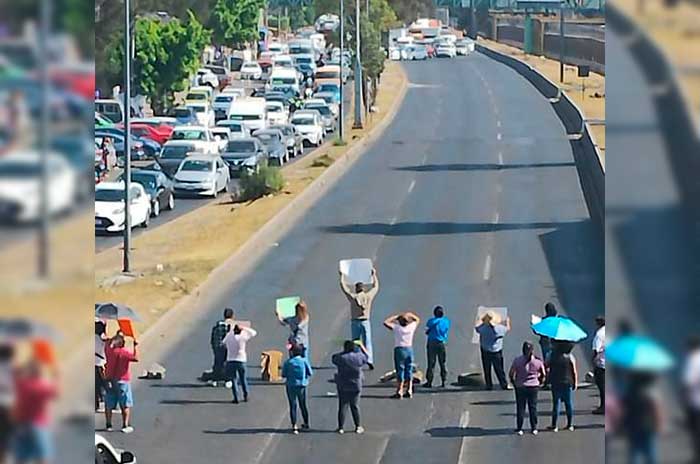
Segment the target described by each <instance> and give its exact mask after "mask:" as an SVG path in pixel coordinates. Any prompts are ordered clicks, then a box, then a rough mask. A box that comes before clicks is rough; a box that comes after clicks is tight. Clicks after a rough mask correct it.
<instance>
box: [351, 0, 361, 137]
mask: <svg viewBox="0 0 700 464" xmlns="http://www.w3.org/2000/svg"><path fill="white" fill-rule="evenodd" d="M352 128H353V129H362V65H361V64H360V0H355V121H354V122H353V125H352Z"/></svg>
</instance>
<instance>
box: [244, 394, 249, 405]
mask: <svg viewBox="0 0 700 464" xmlns="http://www.w3.org/2000/svg"><path fill="white" fill-rule="evenodd" d="M243 402H244V403H247V402H248V396H247V395H246V396H244V397H243Z"/></svg>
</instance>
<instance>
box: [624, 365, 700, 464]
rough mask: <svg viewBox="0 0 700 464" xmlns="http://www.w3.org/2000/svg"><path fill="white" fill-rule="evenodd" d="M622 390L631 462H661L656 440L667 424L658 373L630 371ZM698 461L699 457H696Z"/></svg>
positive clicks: (625, 427) (650, 463) (625, 428)
mask: <svg viewBox="0 0 700 464" xmlns="http://www.w3.org/2000/svg"><path fill="white" fill-rule="evenodd" d="M627 380H628V383H627V387H626V390H625V392H624V393H623V394H622V398H621V402H622V418H621V422H622V424H621V425H622V430H624V433H625V436H626V438H627V443H628V453H629V462H631V463H637V462H642V461H644V462H646V463H649V464H653V463H656V462H658V459H657V451H656V440H657V437H658V435H659V432H660V430H661V429H662V425H663V417H662V408H661V401H660V399H659V394H658V393H657V392H656V391H655V385H654V384H655V383H656V375H654V374H651V373H646V372H639V373H629V376H628V379H627ZM693 462H695V461H693Z"/></svg>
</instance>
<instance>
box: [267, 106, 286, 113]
mask: <svg viewBox="0 0 700 464" xmlns="http://www.w3.org/2000/svg"><path fill="white" fill-rule="evenodd" d="M265 109H266V110H267V111H268V113H269V112H273V113H280V112H281V111H282V107H281V106H277V105H266V106H265Z"/></svg>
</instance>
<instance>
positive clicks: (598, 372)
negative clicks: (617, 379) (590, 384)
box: [593, 367, 605, 409]
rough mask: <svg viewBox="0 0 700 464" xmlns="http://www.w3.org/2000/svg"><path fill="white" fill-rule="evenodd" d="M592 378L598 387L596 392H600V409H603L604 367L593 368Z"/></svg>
mask: <svg viewBox="0 0 700 464" xmlns="http://www.w3.org/2000/svg"><path fill="white" fill-rule="evenodd" d="M593 378H594V379H595V385H596V387H598V393H600V409H605V368H602V367H596V368H594V369H593Z"/></svg>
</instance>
